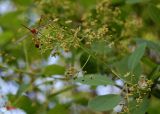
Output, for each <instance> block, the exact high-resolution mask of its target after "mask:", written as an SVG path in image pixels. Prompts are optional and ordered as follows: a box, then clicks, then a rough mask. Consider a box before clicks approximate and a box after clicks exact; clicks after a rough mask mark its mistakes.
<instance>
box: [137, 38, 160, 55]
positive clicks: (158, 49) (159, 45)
mask: <svg viewBox="0 0 160 114" xmlns="http://www.w3.org/2000/svg"><path fill="white" fill-rule="evenodd" d="M136 42H137V44H140V43H146V44H147V47H148V48H150V49H153V50H155V51H156V52H157V53H159V54H160V43H158V42H153V41H149V40H145V39H140V38H137V39H136Z"/></svg>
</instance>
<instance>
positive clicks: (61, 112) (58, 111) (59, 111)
mask: <svg viewBox="0 0 160 114" xmlns="http://www.w3.org/2000/svg"><path fill="white" fill-rule="evenodd" d="M47 114H70V113H69V110H68V105H62V104H58V105H56V106H55V107H54V108H52V109H51V110H49V111H48V112H47Z"/></svg>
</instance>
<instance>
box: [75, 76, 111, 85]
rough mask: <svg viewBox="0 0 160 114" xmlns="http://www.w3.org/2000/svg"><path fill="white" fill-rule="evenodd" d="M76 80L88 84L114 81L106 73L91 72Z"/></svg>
mask: <svg viewBox="0 0 160 114" xmlns="http://www.w3.org/2000/svg"><path fill="white" fill-rule="evenodd" d="M75 82H80V83H82V84H88V85H94V86H97V85H108V84H109V85H113V84H114V82H113V81H112V80H111V79H109V78H107V77H106V76H105V75H99V74H89V75H85V76H83V77H79V78H77V79H75Z"/></svg>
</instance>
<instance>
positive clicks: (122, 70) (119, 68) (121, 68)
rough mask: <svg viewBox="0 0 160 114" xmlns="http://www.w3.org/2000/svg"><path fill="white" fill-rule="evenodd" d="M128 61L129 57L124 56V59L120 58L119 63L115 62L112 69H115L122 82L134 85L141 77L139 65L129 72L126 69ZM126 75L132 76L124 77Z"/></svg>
mask: <svg viewBox="0 0 160 114" xmlns="http://www.w3.org/2000/svg"><path fill="white" fill-rule="evenodd" d="M128 60H129V56H125V57H124V58H122V59H121V60H120V61H118V62H115V63H114V64H113V67H114V68H115V69H116V74H117V75H118V76H119V78H121V79H122V80H124V81H125V82H127V83H131V84H136V83H137V82H138V80H139V77H140V75H141V72H142V70H141V65H140V63H139V64H138V65H137V66H136V67H135V68H134V70H133V71H130V70H129V68H128ZM127 73H131V75H134V76H135V77H133V76H130V75H129V76H125V75H126V74H127Z"/></svg>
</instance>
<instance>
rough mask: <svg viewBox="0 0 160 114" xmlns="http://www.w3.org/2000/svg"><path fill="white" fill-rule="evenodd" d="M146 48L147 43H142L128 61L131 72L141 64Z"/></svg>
mask: <svg viewBox="0 0 160 114" xmlns="http://www.w3.org/2000/svg"><path fill="white" fill-rule="evenodd" d="M145 48H146V43H142V44H140V45H139V46H138V47H137V48H136V49H135V51H134V52H133V53H132V54H131V56H130V57H129V60H128V68H129V70H131V71H133V69H134V68H135V67H136V66H137V65H138V63H139V62H140V60H141V58H142V57H143V55H144V52H145Z"/></svg>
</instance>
